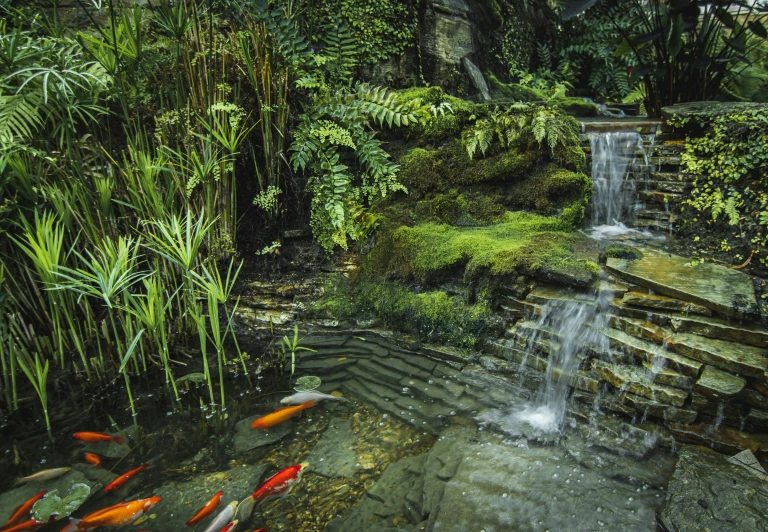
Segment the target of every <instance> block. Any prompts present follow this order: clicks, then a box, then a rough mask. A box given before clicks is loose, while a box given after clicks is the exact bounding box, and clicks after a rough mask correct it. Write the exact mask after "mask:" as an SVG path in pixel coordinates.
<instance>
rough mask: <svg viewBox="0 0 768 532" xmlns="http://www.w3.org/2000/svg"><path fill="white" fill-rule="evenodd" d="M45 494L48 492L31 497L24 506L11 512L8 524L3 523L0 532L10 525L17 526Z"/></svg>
mask: <svg viewBox="0 0 768 532" xmlns="http://www.w3.org/2000/svg"><path fill="white" fill-rule="evenodd" d="M46 493H48V491H41V492H40V493H38V494H37V495H35V496H34V497H31V498H30V499H29V500H28V501H27V502H25V503H24V504H22V505H21V506H19V507H18V508H16V509H15V510H14V511H13V515H11V518H10V519H9V520H8V522H7V523H5V524H4V525H3V527H2V528H0V532H2V531H3V530H5V529H7V528H9V527H10V526H12V525H17V524H19V523H20V522H21V520H22V519H24V518H25V517H26V516H27V515H29V512H31V511H32V507H33V506H34V505H35V503H36V502H37V501H39V500H40V499H42V498H43V497H45V494H46ZM22 530H23V529H22Z"/></svg>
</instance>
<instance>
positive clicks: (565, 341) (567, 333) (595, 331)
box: [515, 294, 609, 433]
mask: <svg viewBox="0 0 768 532" xmlns="http://www.w3.org/2000/svg"><path fill="white" fill-rule="evenodd" d="M608 302H609V300H608V298H607V297H600V296H599V295H597V294H595V297H594V299H592V300H584V301H582V300H577V299H574V300H552V301H550V302H549V303H547V304H546V305H545V306H544V308H543V311H542V313H541V316H540V317H539V320H538V323H537V324H536V331H537V332H536V333H534V334H533V335H531V337H530V338H529V342H528V345H529V347H528V350H529V352H530V351H531V349H532V347H533V346H534V345H536V344H537V343H539V341H540V339H541V337H542V335H544V334H547V335H548V336H549V357H548V364H547V372H546V378H545V379H544V382H542V384H541V387H540V388H539V391H538V393H537V395H536V399H535V401H534V403H533V404H532V405H529V406H528V407H526V408H524V409H523V410H522V411H520V412H519V413H518V414H516V416H515V417H516V418H517V419H518V420H519V421H521V422H524V423H526V424H528V425H530V426H531V427H533V428H534V429H536V430H539V431H542V432H548V433H551V432H556V431H558V430H559V429H560V427H561V426H562V424H563V420H564V419H565V412H566V407H567V399H568V395H569V391H570V390H569V383H570V382H571V379H572V378H573V376H574V375H575V373H576V370H577V369H578V367H579V362H580V356H579V355H581V354H582V353H583V352H584V351H585V350H586V349H587V348H590V347H591V348H593V349H595V350H597V351H598V352H604V351H607V345H606V344H607V338H606V337H605V336H603V335H602V334H601V333H600V329H601V328H603V327H604V326H605V320H606V318H605V316H606V314H605V311H606V310H607V307H608ZM545 331H546V333H545Z"/></svg>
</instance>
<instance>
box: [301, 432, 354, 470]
mask: <svg viewBox="0 0 768 532" xmlns="http://www.w3.org/2000/svg"><path fill="white" fill-rule="evenodd" d="M357 442H358V437H357V435H356V434H355V433H354V432H353V431H352V420H350V419H341V418H338V417H334V418H332V419H331V421H330V422H329V423H328V428H327V429H325V432H324V433H323V435H322V436H321V437H320V440H319V441H318V442H317V444H316V445H315V446H314V447H313V448H312V450H311V451H310V453H309V455H308V456H307V458H306V461H307V462H309V463H310V464H312V471H313V472H314V473H317V474H319V475H323V476H324V477H329V478H341V477H351V476H352V475H354V474H355V462H356V461H357V456H356V452H355V449H356V448H357Z"/></svg>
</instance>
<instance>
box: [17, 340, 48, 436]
mask: <svg viewBox="0 0 768 532" xmlns="http://www.w3.org/2000/svg"><path fill="white" fill-rule="evenodd" d="M16 362H17V363H18V365H19V368H21V371H23V372H24V375H26V376H27V378H28V379H29V382H30V384H32V387H33V388H34V389H35V393H36V394H37V397H38V399H40V405H41V406H42V407H43V415H44V416H45V427H46V429H47V430H48V437H49V438H50V439H51V441H53V431H52V430H51V420H50V419H49V417H48V370H49V369H50V364H49V361H48V360H46V361H45V364H43V363H42V362H41V361H40V356H39V355H37V354H36V355H35V359H34V363H33V362H32V361H31V360H25V357H24V356H18V357H17V358H16Z"/></svg>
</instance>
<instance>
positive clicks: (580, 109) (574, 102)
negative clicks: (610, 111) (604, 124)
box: [555, 96, 600, 116]
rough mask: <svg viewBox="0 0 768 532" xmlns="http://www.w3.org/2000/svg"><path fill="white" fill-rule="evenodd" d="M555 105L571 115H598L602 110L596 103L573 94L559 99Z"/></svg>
mask: <svg viewBox="0 0 768 532" xmlns="http://www.w3.org/2000/svg"><path fill="white" fill-rule="evenodd" d="M555 105H557V107H559V108H560V109H562V110H563V111H564V112H566V113H567V114H569V115H571V116H597V115H598V114H599V112H600V110H599V109H598V108H597V105H595V104H594V103H591V102H587V101H585V100H584V99H583V98H574V97H571V96H569V97H567V98H563V99H561V100H557V102H556V103H555Z"/></svg>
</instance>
